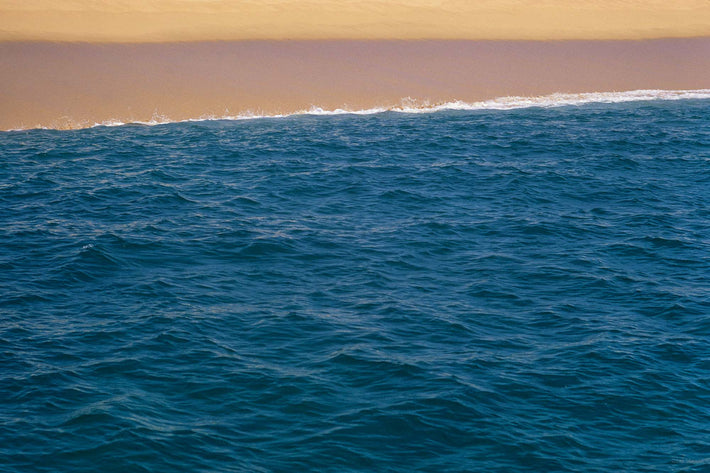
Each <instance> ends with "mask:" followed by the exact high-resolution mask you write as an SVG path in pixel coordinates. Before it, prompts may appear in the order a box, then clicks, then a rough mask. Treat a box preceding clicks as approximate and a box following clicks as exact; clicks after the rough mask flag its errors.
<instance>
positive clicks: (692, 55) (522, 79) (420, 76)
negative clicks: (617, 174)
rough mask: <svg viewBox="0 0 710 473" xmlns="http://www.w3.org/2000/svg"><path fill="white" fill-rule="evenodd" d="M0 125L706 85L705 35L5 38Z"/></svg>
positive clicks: (709, 46) (709, 80)
mask: <svg viewBox="0 0 710 473" xmlns="http://www.w3.org/2000/svg"><path fill="white" fill-rule="evenodd" d="M0 58H1V59H2V62H3V64H4V67H2V68H0V129H3V130H7V129H15V128H32V127H36V126H47V127H53V128H64V127H80V126H87V125H92V124H94V123H100V122H106V121H110V120H117V121H123V122H126V121H149V120H151V119H152V118H167V119H172V120H181V119H187V118H199V117H204V116H224V115H237V114H244V113H246V112H254V113H260V114H261V113H264V114H275V113H291V112H294V111H298V110H303V109H308V108H310V107H311V106H318V107H322V108H325V109H334V108H349V109H364V108H371V107H376V106H392V105H395V104H397V103H399V102H400V101H401V99H403V98H406V97H410V98H412V99H416V100H419V101H429V102H432V103H437V102H446V101H451V100H462V101H478V100H485V99H490V98H494V97H500V96H512V95H526V96H530V95H545V94H550V93H555V92H565V93H577V92H606V91H626V90H636V89H701V88H710V38H686V39H659V40H644V41H466V40H456V41H444V40H426V41H383V40H377V41H375V40H371V41H353V40H349V41H337V40H323V41H227V42H182V43H147V44H89V43H52V42H3V43H0Z"/></svg>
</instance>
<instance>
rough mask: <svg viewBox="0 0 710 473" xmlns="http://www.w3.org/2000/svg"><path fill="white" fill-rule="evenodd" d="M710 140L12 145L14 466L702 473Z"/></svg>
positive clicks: (6, 353) (368, 129) (613, 135)
mask: <svg viewBox="0 0 710 473" xmlns="http://www.w3.org/2000/svg"><path fill="white" fill-rule="evenodd" d="M708 117H710V101H709V100H703V99H700V100H681V101H676V102H666V101H649V102H639V103H623V104H587V105H582V106H579V107H562V108H553V109H543V108H528V109H519V110H509V111H471V110H468V111H442V112H437V113H429V114H411V115H410V114H397V113H392V112H386V113H380V114H374V115H367V116H357V115H339V116H296V117H287V118H280V119H258V120H251V121H208V122H199V123H180V124H169V125H160V126H154V127H148V126H140V125H127V126H119V127H112V128H106V127H99V128H93V129H88V130H78V131H52V130H33V131H24V132H10V133H0V153H1V155H0V157H1V163H0V270H1V271H0V363H1V366H2V368H1V370H0V400H1V401H2V402H1V403H0V466H1V467H2V470H3V471H6V472H34V471H38V472H45V471H46V472H89V471H104V472H175V471H185V472H188V471H189V472H307V471H313V472H315V471H318V472H349V471H363V472H364V471H372V472H409V471H426V472H459V471H462V472H463V471H468V472H510V471H540V472H554V471H584V472H609V471H634V472H639V471H648V472H650V471H659V472H660V471H664V472H665V471H697V472H700V471H708V470H709V469H710V338H709V337H710V277H709V275H710V147H709V144H710V120H709V119H708Z"/></svg>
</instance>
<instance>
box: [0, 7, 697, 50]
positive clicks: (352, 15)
mask: <svg viewBox="0 0 710 473" xmlns="http://www.w3.org/2000/svg"><path fill="white" fill-rule="evenodd" d="M0 13H1V14H0V41H4V40H13V41H35V40H44V41H90V42H169V41H214V40H223V41H235V40H249V39H499V40H515V39H527V40H536V39H537V40H540V39H542V40H549V39H555V40H559V39H650V38H669V37H697V36H710V2H708V1H707V0H673V1H667V0H593V1H588V0H473V1H472V0H391V1H382V0H341V1H335V0H220V1H204V0H160V1H156V0H121V1H107V0H99V1H96V0H0Z"/></svg>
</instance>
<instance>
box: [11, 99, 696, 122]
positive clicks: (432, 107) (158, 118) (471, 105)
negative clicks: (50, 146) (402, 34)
mask: <svg viewBox="0 0 710 473" xmlns="http://www.w3.org/2000/svg"><path fill="white" fill-rule="evenodd" d="M692 99H710V89H695V90H656V89H649V90H631V91H625V92H584V93H554V94H550V95H541V96H508V97H497V98H494V99H489V100H483V101H478V102H465V101H461V100H453V101H448V102H431V101H428V100H420V99H415V98H411V97H406V98H403V99H401V101H400V102H399V103H398V104H395V105H390V106H380V107H372V108H365V109H355V108H348V107H344V108H336V109H324V108H322V107H318V106H315V105H314V106H311V107H309V108H305V109H301V110H297V111H294V112H290V113H276V114H269V113H262V112H255V111H246V112H243V113H239V114H236V115H233V114H230V113H225V114H223V115H203V116H200V117H197V118H189V119H183V120H175V119H172V118H170V117H168V116H165V115H163V114H160V113H159V112H157V111H156V113H154V114H153V116H152V118H151V119H150V120H134V121H123V120H107V121H102V122H98V123H89V122H75V121H72V120H71V119H70V118H68V117H64V118H63V121H62V123H61V124H60V125H58V126H53V127H39V126H38V127H35V128H36V129H81V128H94V127H99V126H108V127H111V126H123V125H146V126H154V125H165V124H169V123H186V122H201V121H211V120H254V119H263V118H286V117H293V116H298V115H373V114H378V113H386V112H394V113H435V112H441V111H446V110H515V109H520V108H529V107H542V108H551V107H565V106H581V105H587V104H594V103H623V102H641V101H657V100H692ZM23 129H27V128H23ZM23 129H17V130H10V131H19V130H23Z"/></svg>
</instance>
